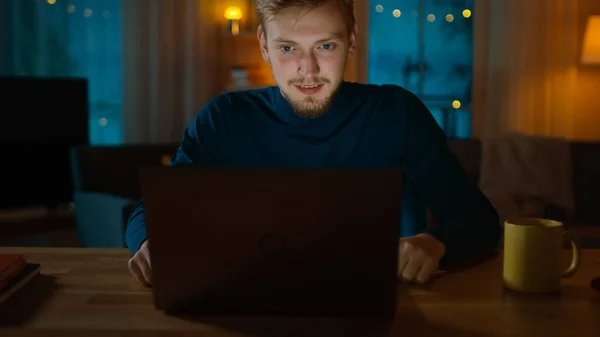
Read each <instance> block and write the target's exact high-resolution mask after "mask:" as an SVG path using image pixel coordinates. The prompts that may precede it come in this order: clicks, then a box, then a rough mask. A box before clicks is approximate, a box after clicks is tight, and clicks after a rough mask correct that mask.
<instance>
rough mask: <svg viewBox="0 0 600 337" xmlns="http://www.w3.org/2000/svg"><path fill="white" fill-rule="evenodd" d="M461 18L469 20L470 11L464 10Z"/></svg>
mask: <svg viewBox="0 0 600 337" xmlns="http://www.w3.org/2000/svg"><path fill="white" fill-rule="evenodd" d="M463 16H464V17H465V18H470V17H471V10H470V9H465V10H464V11H463Z"/></svg>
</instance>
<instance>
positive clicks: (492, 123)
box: [473, 0, 579, 138]
mask: <svg viewBox="0 0 600 337" xmlns="http://www.w3.org/2000/svg"><path fill="white" fill-rule="evenodd" d="M577 4H578V1H577V0H527V1H520V0H502V1H495V0H480V1H476V11H477V13H478V16H477V17H476V18H475V30H474V31H475V48H474V49H475V50H474V53H475V65H474V70H475V71H474V72H475V75H474V89H473V90H474V91H473V92H474V102H473V108H474V126H475V130H474V131H475V136H476V137H478V138H486V137H495V136H498V135H500V134H503V133H506V132H508V131H516V132H519V133H523V134H529V135H538V136H549V137H560V138H569V137H570V136H571V135H572V133H573V124H574V113H575V111H574V109H575V105H574V104H573V102H574V101H575V91H576V85H577V83H576V80H577V66H578V48H579V43H578V21H577V19H578V17H577V16H578V13H577Z"/></svg>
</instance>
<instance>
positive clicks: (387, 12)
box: [368, 0, 474, 138]
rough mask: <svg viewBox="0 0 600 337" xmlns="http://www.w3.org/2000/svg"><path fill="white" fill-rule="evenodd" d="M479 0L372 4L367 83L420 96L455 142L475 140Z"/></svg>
mask: <svg viewBox="0 0 600 337" xmlns="http://www.w3.org/2000/svg"><path fill="white" fill-rule="evenodd" d="M473 1H474V0H403V1H396V0H371V2H370V9H369V51H368V52H369V64H368V81H369V82H370V83H375V84H397V85H400V86H402V87H404V88H406V89H407V90H410V91H411V92H413V93H414V94H416V95H417V96H418V97H419V98H420V99H421V100H422V101H423V102H424V103H425V105H427V107H428V108H429V109H430V110H431V113H432V114H433V116H434V117H435V119H436V120H437V121H438V123H439V124H440V126H441V127H442V128H443V129H444V131H445V132H446V135H447V136H448V137H450V138H468V137H470V136H471V111H470V103H471V81H472V64H473V22H472V21H473V20H472V17H473V15H474V13H473Z"/></svg>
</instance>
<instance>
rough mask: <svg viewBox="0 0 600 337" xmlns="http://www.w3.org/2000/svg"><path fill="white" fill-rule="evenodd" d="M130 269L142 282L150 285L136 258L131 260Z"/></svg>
mask: <svg viewBox="0 0 600 337" xmlns="http://www.w3.org/2000/svg"><path fill="white" fill-rule="evenodd" d="M129 271H130V272H131V274H132V275H133V277H134V278H135V279H136V280H137V281H138V282H139V283H141V284H143V285H145V286H148V285H149V284H148V282H147V281H146V280H145V277H144V274H143V273H142V270H141V269H140V266H139V265H138V262H137V260H136V259H135V258H132V259H130V260H129Z"/></svg>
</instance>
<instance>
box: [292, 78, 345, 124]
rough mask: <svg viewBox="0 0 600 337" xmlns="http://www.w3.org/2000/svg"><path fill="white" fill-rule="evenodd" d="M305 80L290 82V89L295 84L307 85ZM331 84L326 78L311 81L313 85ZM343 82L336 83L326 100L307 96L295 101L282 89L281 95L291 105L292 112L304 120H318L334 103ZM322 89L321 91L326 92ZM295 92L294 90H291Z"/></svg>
mask: <svg viewBox="0 0 600 337" xmlns="http://www.w3.org/2000/svg"><path fill="white" fill-rule="evenodd" d="M305 82H306V81H304V80H290V81H288V87H292V86H293V85H295V84H302V83H305ZM312 83H314V84H323V85H326V84H331V81H330V80H329V79H326V78H315V79H314V81H311V84H312ZM340 84H341V81H340V82H339V83H336V84H335V86H334V88H333V90H331V92H330V93H328V94H327V96H326V97H325V98H322V99H317V98H315V97H313V96H306V97H304V98H302V99H293V98H292V95H290V94H289V92H287V91H286V90H284V89H282V88H280V90H281V94H282V95H283V97H284V98H285V99H286V100H287V101H288V102H289V103H290V106H291V107H292V110H293V111H294V113H295V114H296V115H298V116H300V117H303V118H308V119H310V118H318V117H321V116H323V115H324V114H326V113H327V111H328V110H329V108H330V107H331V103H332V101H333V97H334V95H335V93H336V92H337V90H338V88H339V87H340ZM324 89H325V88H322V89H321V90H324ZM291 90H294V89H291Z"/></svg>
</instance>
